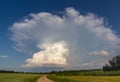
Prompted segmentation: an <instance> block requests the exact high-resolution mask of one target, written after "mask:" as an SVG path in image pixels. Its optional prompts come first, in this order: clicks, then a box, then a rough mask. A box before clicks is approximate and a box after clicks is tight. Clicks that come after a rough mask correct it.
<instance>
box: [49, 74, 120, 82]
mask: <svg viewBox="0 0 120 82" xmlns="http://www.w3.org/2000/svg"><path fill="white" fill-rule="evenodd" d="M48 78H49V79H51V80H53V81H55V82H119V79H120V76H54V75H52V76H48Z"/></svg>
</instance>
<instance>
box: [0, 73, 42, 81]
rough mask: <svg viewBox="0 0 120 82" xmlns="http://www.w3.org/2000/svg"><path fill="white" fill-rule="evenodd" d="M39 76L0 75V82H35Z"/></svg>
mask: <svg viewBox="0 0 120 82" xmlns="http://www.w3.org/2000/svg"><path fill="white" fill-rule="evenodd" d="M40 76H41V75H40V74H20V73H0V82H36V80H37V78H39V77H40Z"/></svg>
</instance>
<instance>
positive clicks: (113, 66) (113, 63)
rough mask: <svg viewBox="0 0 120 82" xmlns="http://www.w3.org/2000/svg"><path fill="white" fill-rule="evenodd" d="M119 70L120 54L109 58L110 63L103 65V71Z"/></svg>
mask: <svg viewBox="0 0 120 82" xmlns="http://www.w3.org/2000/svg"><path fill="white" fill-rule="evenodd" d="M115 70H116V71H117V70H120V55H118V56H114V57H112V58H111V59H109V64H106V65H105V66H103V71H115Z"/></svg>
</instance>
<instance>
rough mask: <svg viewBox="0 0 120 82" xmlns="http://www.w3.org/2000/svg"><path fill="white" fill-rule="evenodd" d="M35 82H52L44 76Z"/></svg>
mask: <svg viewBox="0 0 120 82" xmlns="http://www.w3.org/2000/svg"><path fill="white" fill-rule="evenodd" d="M37 82H53V81H51V80H50V79H48V78H47V77H46V76H42V77H40V78H39V79H38V80H37Z"/></svg>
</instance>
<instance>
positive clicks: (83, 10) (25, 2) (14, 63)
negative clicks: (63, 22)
mask: <svg viewBox="0 0 120 82" xmlns="http://www.w3.org/2000/svg"><path fill="white" fill-rule="evenodd" d="M69 7H70V10H71V9H73V12H76V11H77V12H79V13H80V14H81V15H80V16H86V14H88V13H92V14H93V15H95V16H96V17H97V18H93V19H92V20H93V21H95V19H96V20H99V17H101V18H104V20H105V21H103V22H104V23H108V25H107V26H106V27H107V28H111V31H113V32H115V34H114V35H115V36H117V37H119V35H120V34H119V32H120V28H119V26H120V23H119V21H120V16H119V15H120V9H119V8H120V1H119V0H115V1H113V0H92V1H91V0H60V1H58V0H50V1H47V0H44V1H43V0H39V1H33V0H21V1H18V0H12V1H11V0H1V1H0V10H1V12H0V15H1V16H0V45H1V47H0V69H4V68H5V69H14V70H20V69H18V68H19V67H20V66H21V65H23V64H25V63H26V60H27V59H30V58H31V59H33V60H34V57H32V56H33V55H34V54H33V53H32V54H29V53H24V52H23V53H22V52H19V51H17V49H16V48H13V47H14V46H15V45H16V43H15V40H16V38H15V37H12V35H14V34H13V33H17V32H16V29H15V30H13V31H10V29H11V28H14V26H13V25H14V24H15V23H17V22H18V23H20V24H21V23H22V20H24V19H27V17H28V18H29V17H30V16H29V15H30V13H33V14H34V15H35V16H38V15H37V13H42V12H47V13H51V14H52V15H57V16H58V17H60V16H61V15H62V16H65V15H64V13H63V12H67V9H66V8H69ZM65 9H66V10H65ZM68 10H69V9H68ZM61 12H62V14H61ZM33 19H34V17H33ZM66 19H67V18H66ZM40 20H41V19H40ZM67 20H68V19H67ZM101 22H102V21H101ZM45 24H46V23H45ZM17 27H18V26H16V28H17ZM43 27H44V26H43ZM41 30H42V29H41ZM73 30H74V29H73ZM80 30H81V29H80ZM70 31H71V30H70ZM20 32H21V30H20ZM30 32H31V31H30ZM45 32H46V31H45ZM47 32H48V34H51V33H49V30H48V31H47ZM85 32H87V31H85ZM21 33H22V32H21ZM25 33H26V32H25ZM62 33H64V32H62ZM55 34H56V33H55ZM88 34H89V32H88ZM16 35H17V34H16ZM43 35H45V37H48V36H47V35H46V34H43ZM52 35H54V34H51V36H52ZM68 35H70V34H69V33H68ZM78 35H79V34H77V35H74V37H77V38H78ZM61 37H62V38H61ZM66 37H69V36H66ZM80 37H88V36H80ZM12 38H14V41H13V40H11V39H12ZM33 38H34V37H33ZM40 38H42V39H43V37H40ZM58 38H59V39H61V40H65V37H63V35H61V33H60V34H59V36H58ZM77 38H75V39H76V40H77V41H75V43H78V44H80V42H81V40H80V39H77ZM93 38H95V37H93ZM98 39H99V38H98ZM118 39H119V38H118ZM40 40H41V39H40ZM55 40H56V38H55ZM85 40H86V39H85ZM35 41H36V39H35ZM65 41H66V43H67V42H69V43H71V39H70V38H68V39H67V40H65ZM79 41H80V42H79ZM99 41H100V40H99ZM21 42H22V41H21ZM33 43H34V42H33ZM59 43H60V44H61V43H62V45H64V42H61V41H58V42H57V41H55V43H46V44H48V45H49V44H50V45H51V46H54V45H56V44H59ZM96 43H97V42H96ZM100 43H102V42H100ZM23 44H25V43H24V42H23ZM39 44H42V43H41V42H40V43H39ZM43 44H45V43H43ZM71 44H72V43H71ZM78 44H74V43H73V45H74V47H76V48H81V47H77V46H75V45H78ZM81 44H82V43H81ZM88 45H89V44H88ZM88 45H84V43H83V45H82V47H83V46H88ZM31 46H32V47H33V46H36V45H34V44H32V45H31ZM31 46H27V47H31ZM90 46H91V45H90ZM59 47H61V46H57V48H59ZM70 47H73V46H70ZM74 47H73V48H74ZM105 47H106V46H105ZM33 48H34V47H33ZM45 48H46V47H45ZM63 49H66V47H64V48H63ZM100 49H101V47H100V48H99V49H98V50H99V51H100ZM76 50H77V49H76ZM28 51H29V50H28ZM35 51H37V52H36V53H38V48H36V49H35V50H33V52H35ZM88 51H90V50H89V49H88ZM39 52H40V51H39ZM73 52H77V53H76V54H77V55H76V56H74V57H73V56H69V57H68V61H69V63H71V62H72V64H75V65H76V68H77V63H79V62H82V63H81V64H83V63H85V64H84V65H87V64H89V63H88V62H90V60H93V59H94V58H96V57H89V56H86V55H82V57H85V60H83V61H76V62H74V63H73V61H72V60H71V57H73V59H74V58H76V57H79V56H78V55H79V54H78V53H79V52H78V51H73ZM73 52H70V53H72V54H73ZM61 53H62V52H61ZM96 53H97V51H93V52H91V53H90V54H95V55H97V54H96ZM101 53H106V54H107V52H106V51H105V50H101ZM40 54H41V52H40ZM81 54H87V53H84V52H83V51H81ZM69 55H70V54H69ZM88 57H89V58H88ZM100 58H101V57H100ZM63 59H64V58H63ZM103 59H104V58H103ZM64 60H67V59H64ZM87 61H88V62H87ZM101 61H102V60H101ZM27 63H28V64H30V62H27ZM47 63H48V62H47ZM63 63H66V62H63ZM40 64H43V63H40ZM48 64H50V63H48ZM56 64H57V63H56ZM61 64H62V63H61ZM25 65H26V64H25ZM78 66H79V65H78ZM53 67H54V66H53ZM70 67H71V68H72V65H71V66H70ZM39 68H40V67H38V69H39ZM45 68H46V69H47V67H46V66H45ZM54 68H57V67H54ZM25 69H26V68H23V70H25ZM27 69H28V68H27ZM31 70H33V68H32V69H31Z"/></svg>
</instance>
